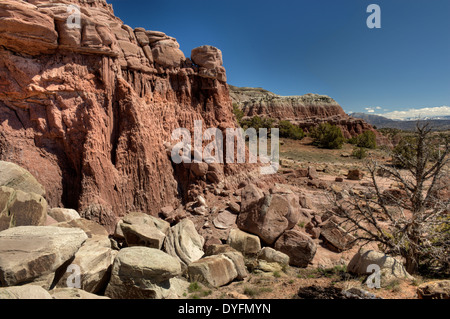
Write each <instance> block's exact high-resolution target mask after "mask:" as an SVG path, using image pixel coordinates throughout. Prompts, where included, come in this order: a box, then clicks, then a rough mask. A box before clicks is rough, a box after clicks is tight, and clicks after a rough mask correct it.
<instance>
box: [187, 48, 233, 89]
mask: <svg viewBox="0 0 450 319" xmlns="http://www.w3.org/2000/svg"><path fill="white" fill-rule="evenodd" d="M191 60H192V62H194V63H195V64H197V65H198V66H199V67H200V68H199V75H200V76H203V77H205V78H211V79H218V80H219V81H222V82H226V72H225V68H224V67H223V66H222V65H223V60H222V51H220V50H219V49H217V48H215V47H213V46H210V45H204V46H201V47H198V48H195V49H193V50H192V52H191Z"/></svg>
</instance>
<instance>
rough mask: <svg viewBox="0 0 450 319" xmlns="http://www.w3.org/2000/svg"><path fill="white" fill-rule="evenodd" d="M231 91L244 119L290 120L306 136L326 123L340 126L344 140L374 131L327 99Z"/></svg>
mask: <svg viewBox="0 0 450 319" xmlns="http://www.w3.org/2000/svg"><path fill="white" fill-rule="evenodd" d="M229 87H230V96H231V98H232V100H233V103H237V105H238V106H239V107H240V108H241V109H242V110H243V112H244V116H245V117H253V116H256V115H257V116H260V117H270V118H273V119H277V120H287V121H290V122H291V123H292V124H295V125H297V126H299V127H301V128H302V129H303V130H304V131H306V132H309V131H310V130H311V129H312V128H314V127H316V126H317V125H319V124H321V123H325V122H327V123H330V124H333V125H337V126H339V127H340V128H341V130H342V133H343V134H344V136H345V138H351V137H353V136H358V135H359V134H361V133H363V132H364V131H368V130H371V131H375V130H374V129H373V127H372V126H371V125H369V124H368V123H366V122H365V121H364V120H362V119H357V118H353V117H350V116H348V115H347V114H346V113H345V112H344V110H343V109H342V107H341V106H340V105H339V104H338V103H337V102H336V101H335V100H334V99H332V98H330V97H328V96H326V95H319V94H311V93H310V94H305V95H302V96H280V95H277V94H274V93H272V92H269V91H267V90H264V89H261V88H246V87H244V88H239V87H235V86H232V85H229ZM378 135H379V134H378ZM379 137H380V136H379ZM380 138H381V137H380Z"/></svg>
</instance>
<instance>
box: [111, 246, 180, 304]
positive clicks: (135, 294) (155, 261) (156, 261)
mask: <svg viewBox="0 0 450 319" xmlns="http://www.w3.org/2000/svg"><path fill="white" fill-rule="evenodd" d="M180 274H181V265H180V262H179V261H178V260H177V259H176V258H174V257H171V256H169V255H168V254H166V253H164V252H162V251H160V250H157V249H153V248H147V247H131V248H125V249H122V250H121V251H120V252H119V254H118V255H117V257H116V259H115V261H114V265H113V268H112V274H111V280H110V282H109V284H108V287H107V288H106V293H105V295H106V296H107V297H110V298H113V299H162V298H166V297H168V296H169V295H170V293H171V291H170V288H171V284H170V279H172V278H174V277H176V276H178V275H180Z"/></svg>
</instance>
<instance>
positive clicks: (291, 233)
mask: <svg viewBox="0 0 450 319" xmlns="http://www.w3.org/2000/svg"><path fill="white" fill-rule="evenodd" d="M274 247H275V249H276V250H278V251H280V252H282V253H285V254H286V255H288V256H289V263H290V265H292V266H297V267H307V266H308V264H309V263H310V262H311V261H312V260H313V258H314V255H315V254H316V250H317V246H316V244H315V243H314V242H313V241H312V240H311V238H309V236H308V235H306V234H304V233H302V232H300V231H298V230H288V231H286V232H284V233H283V234H282V235H281V236H280V238H278V240H277V241H276V243H275V246H274Z"/></svg>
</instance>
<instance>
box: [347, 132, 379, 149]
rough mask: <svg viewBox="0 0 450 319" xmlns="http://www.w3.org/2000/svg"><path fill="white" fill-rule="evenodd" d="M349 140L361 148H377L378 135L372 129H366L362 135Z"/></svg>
mask: <svg viewBox="0 0 450 319" xmlns="http://www.w3.org/2000/svg"><path fill="white" fill-rule="evenodd" d="M348 142H349V143H350V144H354V145H356V146H358V147H360V148H369V149H375V148H377V137H376V135H375V133H374V132H372V131H365V132H364V133H362V134H361V135H359V136H356V137H353V138H351V139H349V141H348Z"/></svg>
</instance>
